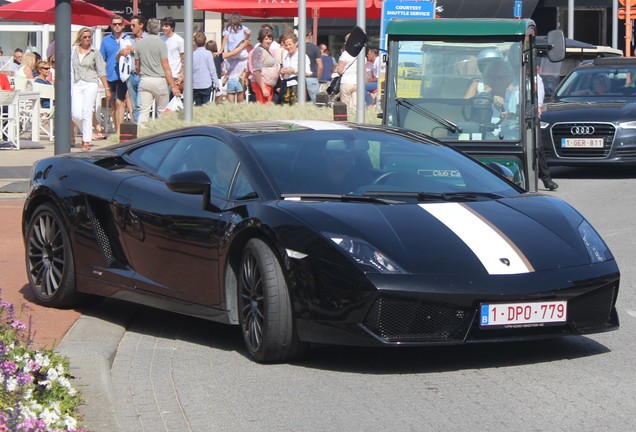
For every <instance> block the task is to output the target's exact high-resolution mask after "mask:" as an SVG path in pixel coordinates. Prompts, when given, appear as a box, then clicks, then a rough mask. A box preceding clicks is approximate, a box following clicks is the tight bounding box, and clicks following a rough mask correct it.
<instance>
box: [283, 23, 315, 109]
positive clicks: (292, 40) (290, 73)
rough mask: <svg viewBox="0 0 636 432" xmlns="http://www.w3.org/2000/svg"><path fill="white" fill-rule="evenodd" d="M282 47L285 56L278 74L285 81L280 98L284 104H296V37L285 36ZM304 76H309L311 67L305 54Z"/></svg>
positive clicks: (297, 60) (297, 63)
mask: <svg viewBox="0 0 636 432" xmlns="http://www.w3.org/2000/svg"><path fill="white" fill-rule="evenodd" d="M283 47H284V48H285V50H286V51H287V54H286V55H285V58H283V67H282V68H281V69H280V74H281V76H282V78H283V79H284V80H286V91H285V94H282V95H281V97H282V99H283V102H284V103H289V104H293V103H295V102H298V80H297V79H295V78H296V77H297V76H298V65H299V59H298V38H297V37H296V35H294V34H289V35H287V36H285V38H284V40H283ZM305 75H306V76H311V66H310V62H309V56H308V55H307V54H305Z"/></svg>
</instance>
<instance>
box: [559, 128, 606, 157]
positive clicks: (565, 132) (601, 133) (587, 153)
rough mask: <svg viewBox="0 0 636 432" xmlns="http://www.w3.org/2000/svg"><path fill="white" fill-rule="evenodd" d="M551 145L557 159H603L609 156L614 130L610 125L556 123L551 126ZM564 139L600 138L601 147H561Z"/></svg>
mask: <svg viewBox="0 0 636 432" xmlns="http://www.w3.org/2000/svg"><path fill="white" fill-rule="evenodd" d="M551 134H552V143H553V144H554V150H555V152H556V155H557V156H558V157H563V158H605V157H607V156H608V155H609V154H610V151H611V149H612V142H614V135H615V134H616V128H615V127H614V125H613V124H611V123H557V124H555V125H554V126H552V129H551ZM566 138H602V139H603V147H598V148H586V147H574V148H570V147H562V140H563V139H566Z"/></svg>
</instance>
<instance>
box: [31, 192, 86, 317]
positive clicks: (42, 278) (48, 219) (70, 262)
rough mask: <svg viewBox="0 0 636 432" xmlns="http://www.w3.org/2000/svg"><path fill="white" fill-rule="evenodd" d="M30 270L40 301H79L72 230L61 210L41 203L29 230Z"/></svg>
mask: <svg viewBox="0 0 636 432" xmlns="http://www.w3.org/2000/svg"><path fill="white" fill-rule="evenodd" d="M26 267H27V268H26V270H27V276H28V278H29V285H30V287H31V291H32V292H33V294H34V295H35V297H36V298H37V300H38V302H40V303H42V304H44V305H46V306H53V307H68V306H72V305H74V304H75V303H76V302H77V294H76V291H75V264H74V258H73V251H72V248H71V241H70V238H69V235H68V231H67V228H66V226H65V225H64V222H63V220H62V217H61V216H60V213H59V212H58V210H57V209H56V208H55V207H54V206H53V205H51V204H42V205H41V206H39V207H38V208H37V209H36V210H35V212H34V213H33V216H32V218H31V220H30V221H29V226H28V228H27V232H26Z"/></svg>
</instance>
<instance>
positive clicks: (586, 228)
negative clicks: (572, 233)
mask: <svg viewBox="0 0 636 432" xmlns="http://www.w3.org/2000/svg"><path fill="white" fill-rule="evenodd" d="M579 235H580V236H581V239H582V240H583V244H584V245H585V249H587V254H588V255H589V256H590V260H591V261H592V263H600V262H604V261H607V260H609V259H612V253H611V252H610V250H609V248H608V247H607V245H606V244H605V242H604V241H603V240H602V239H601V236H599V235H598V233H597V232H596V230H595V229H594V228H592V226H591V225H590V224H589V223H587V221H583V222H581V224H580V225H579Z"/></svg>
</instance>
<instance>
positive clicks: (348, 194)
mask: <svg viewBox="0 0 636 432" xmlns="http://www.w3.org/2000/svg"><path fill="white" fill-rule="evenodd" d="M23 230H24V239H25V244H26V268H27V273H28V278H29V283H30V285H31V289H32V290H33V292H34V293H35V295H36V296H37V299H38V301H40V302H41V303H43V304H45V305H49V306H55V307H68V306H71V305H74V304H76V302H78V301H81V300H82V297H85V296H86V294H93V295H98V296H110V297H116V298H121V299H125V300H129V301H133V302H138V303H142V304H145V305H149V306H152V307H157V308H163V309H167V310H171V311H175V312H180V313H184V314H188V315H192V316H197V317H201V318H206V319H210V320H215V321H221V322H224V323H228V324H238V325H240V326H241V328H242V332H243V335H244V338H245V343H246V346H247V349H248V351H249V354H250V355H251V356H252V358H254V359H255V360H257V361H260V362H276V361H288V360H291V359H293V358H297V357H298V356H299V355H301V354H302V353H303V352H305V351H306V348H307V347H308V346H309V345H310V344H311V343H329V344H347V345H367V346H414V345H426V344H458V343H464V342H480V341H508V340H525V339H534V338H552V337H556V336H561V335H572V334H575V335H579V334H589V333H596V332H601V331H607V330H613V329H616V328H618V325H619V322H618V315H617V312H616V308H615V303H616V297H617V295H618V287H619V279H620V274H619V270H618V266H617V264H616V261H615V260H614V258H613V256H612V254H611V253H610V251H609V249H608V247H607V245H606V244H605V243H604V242H603V240H602V239H601V238H600V236H599V234H598V233H597V232H596V231H595V230H594V229H593V228H592V227H591V226H590V224H589V223H588V222H587V221H586V220H585V219H584V218H583V216H581V215H580V214H579V213H578V212H577V211H576V210H575V209H573V208H572V207H571V206H569V205H568V204H566V203H565V202H563V201H562V200H560V199H557V198H554V197H550V196H543V195H540V194H529V193H525V192H524V191H523V190H521V189H520V188H518V187H517V186H516V185H515V184H513V183H511V182H510V181H508V180H507V179H506V178H505V177H504V176H502V175H500V173H499V172H497V167H496V166H494V167H492V168H491V167H486V166H484V165H482V164H481V163H479V162H477V161H475V160H473V159H471V158H469V157H467V156H465V155H463V154H462V153H460V152H458V151H456V150H454V149H452V148H450V147H446V146H445V145H443V144H441V143H439V142H437V141H434V140H432V139H430V138H428V137H425V136H423V135H420V134H418V133H414V132H408V131H404V130H398V129H392V128H387V127H381V126H371V125H354V124H347V123H330V122H319V121H279V122H254V123H240V124H239V123H235V124H226V125H216V126H200V127H193V128H188V129H182V130H177V131H174V132H170V133H166V134H162V135H158V136H153V137H150V138H143V139H138V140H135V141H130V142H126V143H122V144H118V145H114V146H111V147H109V148H106V149H103V150H100V151H95V152H88V153H73V154H63V155H58V156H55V157H50V158H47V159H44V160H41V161H39V162H37V163H36V164H35V165H34V167H33V171H32V177H31V185H30V191H29V194H28V198H27V200H26V202H25V206H24V214H23Z"/></svg>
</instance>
